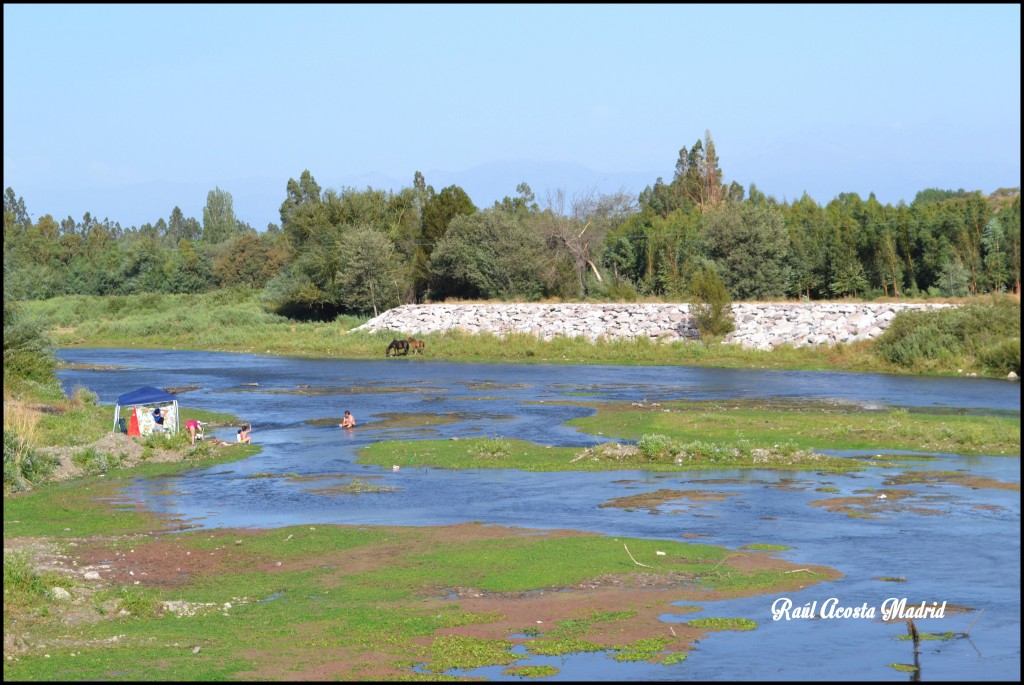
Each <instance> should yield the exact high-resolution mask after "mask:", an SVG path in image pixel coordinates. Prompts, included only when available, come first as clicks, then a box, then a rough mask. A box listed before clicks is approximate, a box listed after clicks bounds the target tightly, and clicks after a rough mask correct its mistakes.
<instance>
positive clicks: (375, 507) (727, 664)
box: [59, 349, 1020, 681]
mask: <svg viewBox="0 0 1024 685" xmlns="http://www.w3.org/2000/svg"><path fill="white" fill-rule="evenodd" d="M59 357H60V358H61V359H63V360H65V361H68V362H75V363H78V364H84V365H89V364H96V365H111V366H114V367H115V368H112V369H78V368H76V369H64V370H61V371H60V373H59V376H60V378H61V381H62V383H63V384H64V387H65V390H66V391H68V392H71V391H73V389H74V387H75V386H79V385H80V386H84V387H86V388H89V389H90V390H92V391H93V392H95V393H96V394H97V395H98V396H99V398H100V402H101V403H104V404H111V405H113V404H114V402H115V401H116V398H117V396H118V395H121V394H123V393H126V392H129V391H131V390H135V389H137V388H139V387H141V386H144V385H151V386H155V387H159V388H165V387H173V388H183V387H192V386H196V388H197V389H195V390H190V391H187V392H182V393H181V394H180V395H179V401H180V403H181V404H183V405H185V406H188V407H196V408H201V409H205V410H209V411H217V412H228V413H232V414H235V415H237V416H238V417H239V418H240V419H242V420H243V421H248V422H252V424H253V426H254V433H253V439H254V442H256V443H257V444H259V445H260V446H261V447H262V452H261V453H260V454H258V455H256V456H254V457H252V458H249V459H246V460H244V461H241V462H237V463H232V464H227V465H220V466H214V467H210V468H206V469H200V470H195V471H190V472H187V473H183V474H181V475H178V476H175V477H173V478H172V479H170V482H168V480H166V479H161V480H160V481H159V482H157V481H146V480H141V479H140V480H137V481H134V482H133V483H132V484H131V485H130V486H129V491H130V492H129V493H127V494H129V495H130V496H131V497H133V498H135V499H138V500H139V501H141V502H143V503H144V505H145V506H146V507H148V508H149V509H151V510H153V511H157V512H162V513H167V514H172V515H174V516H176V517H180V518H183V519H186V520H187V521H189V523H190V524H193V525H195V526H198V527H207V528H221V527H252V528H272V527H279V526H290V525H297V524H313V523H320V524H331V523H334V524H365V525H402V526H433V525H445V524H453V523H462V522H468V521H483V522H486V523H492V524H501V525H508V526H519V527H525V528H535V529H557V528H573V529H578V530H586V531H594V532H600V533H603V534H606V535H622V536H630V537H641V538H652V539H665V540H676V541H678V540H679V538H680V536H681V535H683V534H696V535H700V536H702V537H700V539H699V541H700V542H702V543H709V544H718V545H724V546H726V547H730V548H735V547H740V546H743V545H748V544H752V543H773V544H778V545H785V546H787V547H789V549H788V550H786V551H783V552H779V555H780V556H781V557H783V558H785V559H787V560H790V561H793V562H794V563H797V564H823V565H827V566H832V567H835V568H837V569H839V570H840V571H842V573H843V574H844V577H843V578H841V579H839V580H837V581H834V582H832V583H824V584H818V585H815V586H813V587H811V588H808V589H806V590H803V591H800V592H796V593H790V594H789V595H787V598H788V599H790V600H791V601H792V603H793V604H794V606H796V607H800V606H804V605H808V604H810V603H813V602H816V603H817V606H818V607H822V606H823V605H824V604H825V603H826V602H836V603H838V604H839V605H840V606H842V607H860V606H862V605H867V606H868V607H872V608H875V614H876V618H875V619H874V620H871V619H856V618H832V619H824V618H822V619H815V620H810V619H791V620H785V619H781V620H777V621H776V620H773V617H772V604H773V602H775V601H776V600H781V599H783V598H780V597H776V596H759V597H752V598H746V599H742V600H729V601H722V602H705V603H703V604H702V606H703V611H702V612H699V613H685V614H684V613H680V614H678V615H677V614H673V613H671V612H668V613H666V614H665V615H664V616H662V620H664V621H665V622H666V623H667V624H671V623H672V622H683V621H689V620H692V619H694V618H700V617H702V616H743V617H747V618H751V619H753V620H755V621H757V623H758V628H757V629H756V630H753V631H749V632H724V633H716V634H713V635H712V636H710V637H709V638H707V639H705V640H702V641H701V642H700V643H698V644H697V645H696V649H695V650H694V651H692V652H691V653H690V655H689V657H688V658H687V660H686V661H685V662H682V663H681V664H677V665H674V666H662V665H652V664H647V663H644V662H640V663H620V662H616V661H613V660H612V659H609V658H608V657H607V656H606V655H604V654H579V655H572V656H568V657H559V658H556V659H552V658H532V659H530V660H528V661H523V662H520V663H519V664H518V665H542V664H552V665H555V666H557V667H558V668H559V674H558V675H556V676H553V677H551V678H548V680H592V681H614V680H642V681H658V680H778V681H810V680H876V681H887V680H902V679H904V678H907V679H914V677H912V676H911V675H909V674H906V673H901V672H898V671H896V670H894V669H893V668H891V667H890V666H889V664H893V663H904V664H907V663H913V662H914V659H913V654H912V651H913V650H912V646H911V644H910V643H909V642H903V641H900V640H898V639H897V637H898V636H899V635H902V634H904V633H905V632H906V626H905V625H904V624H903V623H894V624H886V623H882V622H881V621H879V620H877V616H878V615H879V614H880V608H881V606H882V604H883V602H884V601H885V600H886V599H888V598H892V597H896V598H907V600H908V604H920V602H922V601H924V602H927V603H928V604H929V605H931V603H932V602H937V603H938V604H941V603H942V602H944V601H945V602H948V604H949V605H950V606H952V605H958V606H962V607H968V608H969V609H970V610H969V611H963V612H947V615H946V617H945V618H943V619H923V620H920V621H917V622H916V623H917V626H918V628H919V630H921V631H922V632H932V633H940V632H945V631H952V632H955V633H962V632H964V631H967V630H968V629H970V632H969V638H966V639H954V640H948V641H927V642H922V643H921V650H920V654H919V658H918V660H919V665H920V668H921V670H920V671H919V674H918V676H916V677H917V678H919V679H920V680H922V681H926V680H964V681H986V680H1019V679H1020V492H1019V489H1018V490H1016V491H1014V490H995V489H972V488H968V487H963V486H958V485H954V484H943V483H938V484H936V483H931V484H915V485H906V486H900V487H901V488H905V489H911V490H913V491H914V492H915V498H916V501H917V504H918V505H919V506H918V507H913V506H910V507H902V508H894V509H893V510H892V511H890V512H887V513H886V515H885V516H884V517H879V518H870V519H869V518H857V517H849V516H847V515H845V514H843V513H838V512H831V511H828V510H827V509H825V508H823V507H817V506H811V505H810V504H809V503H810V502H812V501H814V500H819V499H822V498H823V497H824V495H823V494H822V493H821V492H817V491H816V490H817V489H818V488H822V487H826V488H834V489H835V493H834V494H833V495H830V496H835V497H842V496H849V495H853V494H854V493H855V492H858V491H860V492H863V491H864V490H867V489H869V488H875V489H878V488H883V487H886V486H885V485H884V481H885V480H886V479H887V478H889V477H891V476H893V475H895V474H896V473H897V471H895V470H893V469H886V468H871V469H867V470H865V471H861V472H857V473H854V474H849V475H836V474H819V473H813V472H801V473H798V474H785V473H780V472H774V471H767V470H766V471H742V472H740V471H728V470H726V471H717V472H706V471H702V472H696V473H671V474H666V473H652V472H645V471H629V472H623V471H615V472H608V473H577V472H562V473H529V472H520V471H514V470H502V469H472V470H460V471H446V470H443V469H431V468H426V467H420V466H417V465H416V464H415V461H414V460H411V461H406V462H405V463H403V464H401V468H400V470H398V471H392V470H390V469H388V470H381V469H379V468H377V467H371V466H364V465H360V464H356V463H355V459H356V452H357V450H358V449H359V448H360V447H362V446H364V445H366V444H369V443H371V442H375V441H380V440H392V439H394V440H399V439H400V440H414V439H424V438H427V439H437V438H442V439H443V438H464V437H474V436H483V437H506V438H522V439H527V440H531V441H533V442H536V443H539V444H545V445H557V446H585V445H590V444H595V443H598V442H603V441H604V440H603V439H602V438H600V437H597V436H591V435H587V434H584V433H581V432H579V431H577V430H574V429H572V428H569V427H567V426H565V425H564V423H565V421H567V420H568V419H571V418H574V417H577V416H583V415H586V414H588V413H589V412H590V411H591V410H590V409H588V408H584V407H574V406H567V405H563V404H560V403H561V402H563V401H567V400H581V399H585V400H587V401H611V400H616V401H621V400H626V401H633V402H648V403H650V402H661V401H665V400H674V399H691V400H695V399H750V398H777V399H786V400H820V401H831V402H836V403H848V404H855V405H860V406H865V407H871V408H885V407H902V408H907V409H908V410H910V411H927V412H946V413H963V412H971V413H980V414H997V415H1004V416H1014V417H1018V418H1019V416H1020V386H1019V385H1018V384H1017V383H1013V382H1009V381H1000V380H991V379H980V378H926V377H908V376H891V375H881V374H853V373H841V372H808V371H760V370H734V369H708V368H696V367H686V366H658V367H650V366H604V365H590V366H575V365H547V364H545V365H540V364H476V363H458V362H437V361H424V360H419V359H413V358H399V359H381V360H373V361H353V360H332V359H306V358H291V357H281V356H273V355H251V354H227V353H199V352H183V351H152V350H94V349H90V350H79V349H67V350H62V351H60V353H59ZM346 409H349V410H351V411H352V412H353V413H354V414H355V415H356V417H357V419H358V420H359V422H360V427H359V429H357V430H355V431H341V430H339V429H338V428H337V426H336V423H337V420H338V419H340V416H341V415H342V414H343V413H344V410H346ZM392 414H438V415H444V416H445V417H446V419H447V420H449V421H450V422H449V423H445V424H443V425H434V426H429V427H419V428H401V427H398V428H389V427H387V422H386V419H387V418H388V417H389V416H390V415H392ZM111 418H112V419H113V417H111ZM328 419H335V420H334V421H333V422H332V421H329V420H328ZM375 423H377V424H380V426H379V427H375V426H374V424H375ZM234 432H235V429H234V428H226V429H220V430H218V431H215V432H214V434H215V435H216V436H217V437H221V438H222V439H225V440H232V439H234ZM821 451H825V452H827V453H828V451H827V450H821ZM832 453H833V454H835V453H834V452H832ZM840 456H851V457H853V456H856V455H854V454H849V455H846V454H840ZM933 456H935V457H937V461H933V462H925V463H922V464H921V465H919V466H913V467H911V468H912V469H913V468H919V469H923V470H944V471H967V472H970V473H971V474H975V475H978V476H986V477H990V478H994V479H997V480H1001V481H1006V482H1012V483H1017V484H1019V483H1020V459H1019V455H1016V456H1012V457H1006V456H961V455H956V454H938V455H933ZM902 471H903V469H901V470H900V471H899V472H902ZM254 473H263V474H281V475H284V474H298V475H302V476H324V477H326V478H327V480H320V481H318V482H316V483H315V484H312V485H311V484H310V483H308V482H300V481H296V480H291V479H288V478H256V479H253V478H247V476H250V475H252V474H254ZM343 476H344V477H345V478H348V479H351V477H353V476H358V477H361V478H373V479H374V481H373V482H374V483H375V484H378V485H382V486H385V487H389V488H395V490H394V492H388V493H380V494H369V495H359V496H352V497H338V496H333V497H332V496H325V495H322V494H317V493H315V492H312V490H313V489H315V488H320V487H324V486H325V485H329V484H330V478H331V477H336V478H339V479H341V478H342V477H343ZM662 488H669V489H693V488H698V489H700V488H703V489H709V488H713V489H715V490H716V491H718V492H725V493H731V494H733V495H734V496H730V497H726V498H725V499H724V500H723V501H721V502H709V503H705V504H704V505H703V508H702V509H701V510H700V515H687V512H686V511H684V510H683V509H684V508H683V507H680V506H679V505H675V506H673V505H665V506H663V507H661V508H660V510H659V511H658V512H650V511H648V510H645V509H638V510H624V509H619V508H615V507H599V506H598V505H599V504H601V503H604V502H607V501H609V500H611V499H613V498H617V497H623V496H627V495H635V494H640V493H643V492H648V491H653V490H658V489H662ZM924 509H927V510H929V511H933V512H936V511H937V512H938V513H937V514H936V513H931V514H926V513H921V511H922V510H924ZM658 514H662V515H658ZM665 514H668V515H665ZM885 577H889V578H892V577H901V578H905V582H900V583H893V582H886V581H882V580H880V578H885ZM982 610H984V611H983V612H982ZM501 671H502V668H499V667H494V668H486V669H474V670H472V671H468V672H465V673H463V672H453V674H458V675H466V674H468V675H474V676H481V677H485V678H487V679H488V680H496V681H499V680H519V678H518V677H512V676H503V675H502V674H501Z"/></svg>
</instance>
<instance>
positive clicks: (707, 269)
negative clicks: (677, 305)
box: [690, 265, 736, 339]
mask: <svg viewBox="0 0 1024 685" xmlns="http://www.w3.org/2000/svg"><path fill="white" fill-rule="evenodd" d="M690 293H691V295H692V298H693V299H692V301H691V303H690V314H691V315H692V316H693V321H694V324H695V325H696V326H697V330H698V331H700V337H701V338H703V339H707V338H718V337H721V336H724V335H727V334H729V333H731V332H732V331H733V329H734V328H735V327H736V325H735V322H734V320H733V315H732V307H731V306H730V298H729V291H728V290H727V289H726V287H725V283H724V282H723V281H722V279H721V277H720V276H719V275H718V272H717V271H715V269H714V267H712V266H710V265H705V266H703V267H701V268H699V269H697V271H696V272H695V273H694V275H693V280H692V281H690Z"/></svg>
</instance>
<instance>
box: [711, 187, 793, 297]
mask: <svg viewBox="0 0 1024 685" xmlns="http://www.w3.org/2000/svg"><path fill="white" fill-rule="evenodd" d="M704 237H705V240H706V241H707V245H708V256H709V257H710V258H711V259H712V260H714V262H715V264H716V265H717V266H718V267H719V269H720V270H721V272H722V274H723V278H724V280H725V282H726V284H727V285H728V288H729V292H731V293H732V294H733V295H734V296H735V297H736V298H737V299H775V298H779V297H782V296H784V294H785V292H786V287H787V285H788V282H789V266H788V263H787V256H788V252H789V234H788V232H787V231H786V226H785V221H784V220H783V215H782V211H781V210H780V209H779V208H777V207H774V206H772V205H770V204H768V203H762V204H752V203H750V202H744V203H742V204H739V205H736V204H731V203H726V204H723V205H721V206H719V207H717V208H716V209H714V210H712V211H710V212H708V213H707V215H706V217H705V236H704Z"/></svg>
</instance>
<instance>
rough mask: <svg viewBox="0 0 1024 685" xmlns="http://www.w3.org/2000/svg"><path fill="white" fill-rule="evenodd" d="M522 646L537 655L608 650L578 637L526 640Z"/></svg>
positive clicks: (560, 654) (561, 654) (559, 654)
mask: <svg viewBox="0 0 1024 685" xmlns="http://www.w3.org/2000/svg"><path fill="white" fill-rule="evenodd" d="M523 646H525V647H526V649H527V650H529V652H530V653H531V654H535V655H537V656H564V655H566V654H577V653H580V652H604V651H608V647H604V646H602V645H599V644H595V643H593V642H590V641H589V640H583V639H581V638H578V637H563V638H558V639H544V640H527V641H526V642H524V643H523Z"/></svg>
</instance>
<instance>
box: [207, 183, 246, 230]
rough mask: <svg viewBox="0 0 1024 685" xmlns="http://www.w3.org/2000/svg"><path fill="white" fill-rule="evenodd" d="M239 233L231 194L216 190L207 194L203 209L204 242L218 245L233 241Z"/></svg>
mask: <svg viewBox="0 0 1024 685" xmlns="http://www.w3.org/2000/svg"><path fill="white" fill-rule="evenodd" d="M237 233H238V221H237V220H236V219H235V210H234V207H233V202H232V199H231V193H229V192H227V191H224V190H221V189H220V188H214V189H213V190H211V191H210V192H209V193H207V194H206V206H205V207H203V240H205V241H206V242H208V243H211V244H216V243H223V242H226V241H228V240H231V239H232V238H233V237H235V235H237Z"/></svg>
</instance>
